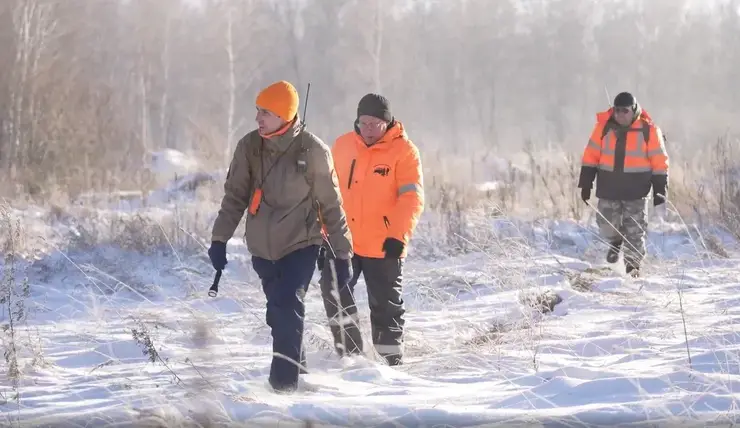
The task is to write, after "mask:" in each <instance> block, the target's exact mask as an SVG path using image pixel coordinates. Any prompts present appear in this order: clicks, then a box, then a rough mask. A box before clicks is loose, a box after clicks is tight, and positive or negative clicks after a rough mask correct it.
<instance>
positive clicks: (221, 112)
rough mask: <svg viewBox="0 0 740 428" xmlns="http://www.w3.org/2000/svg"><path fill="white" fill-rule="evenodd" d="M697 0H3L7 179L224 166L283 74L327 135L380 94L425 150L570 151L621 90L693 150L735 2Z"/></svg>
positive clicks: (739, 56)
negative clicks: (365, 99)
mask: <svg viewBox="0 0 740 428" xmlns="http://www.w3.org/2000/svg"><path fill="white" fill-rule="evenodd" d="M695 3H696V2H691V1H689V0H650V1H634V2H623V1H617V0H602V1H598V2H595V1H592V0H532V1H527V2H521V1H514V0H496V1H490V0H460V1H445V0H344V1H337V0H280V1H276V0H200V1H195V0H189V1H185V0H95V1H90V0H4V1H2V2H0V169H2V171H3V174H5V175H6V176H7V177H10V178H11V180H7V182H6V184H5V185H6V187H7V186H8V183H12V184H15V185H16V186H10V188H8V189H3V191H6V192H7V191H12V192H18V191H22V192H31V193H43V192H44V191H45V190H46V189H48V188H49V187H50V186H56V187H58V188H62V189H66V190H68V191H72V192H77V191H81V190H84V189H93V188H96V189H101V188H107V187H111V186H118V187H120V186H137V185H142V184H143V181H144V180H145V178H144V175H142V174H140V172H141V165H142V162H143V161H145V160H146V159H147V157H148V156H149V154H150V153H151V152H152V151H154V150H160V149H162V148H175V149H179V150H184V151H192V152H194V153H196V154H197V155H198V156H199V157H200V158H201V159H203V160H204V161H205V162H206V163H207V164H208V165H210V166H211V167H214V168H225V166H226V164H227V162H228V159H229V158H230V156H231V151H232V150H233V147H234V145H235V142H236V141H237V140H238V139H239V138H240V137H241V136H242V135H243V134H244V133H246V132H248V131H249V130H251V129H252V128H253V126H254V114H255V111H254V97H255V95H256V93H257V91H258V90H259V89H260V88H261V87H263V86H265V85H267V84H269V83H271V82H272V81H275V80H279V79H286V80H289V81H291V82H293V83H294V84H295V85H296V87H297V88H298V89H299V90H300V91H301V92H302V93H304V92H305V88H306V86H307V84H308V83H311V92H310V100H309V103H308V104H309V105H308V114H307V122H308V126H309V129H310V130H312V131H313V132H315V133H316V134H317V135H319V136H320V137H321V138H322V139H324V140H325V141H326V142H327V143H329V144H331V143H332V142H333V140H334V138H336V137H337V136H338V135H339V134H340V133H342V132H346V131H347V130H349V129H351V127H352V122H353V120H354V116H355V111H356V105H357V101H358V100H359V99H360V97H361V96H362V95H364V94H365V93H367V92H371V91H377V92H380V93H382V94H384V95H386V96H387V97H388V98H389V99H390V100H391V103H392V106H393V112H394V113H395V115H396V116H397V118H398V119H400V120H401V121H403V122H404V124H405V125H406V127H407V128H408V130H409V132H410V134H411V136H412V138H413V139H414V141H415V142H417V144H418V145H419V146H420V147H421V149H422V150H425V149H427V150H431V149H434V150H443V151H449V153H454V154H456V155H466V154H467V153H474V152H476V151H477V150H480V149H484V148H485V149H489V150H493V151H494V152H498V153H501V154H502V155H505V154H507V153H511V152H513V151H516V150H519V149H520V148H521V147H523V145H524V144H525V143H526V142H528V143H529V144H531V145H533V146H534V147H547V146H549V145H562V146H564V147H566V148H568V149H569V150H574V151H580V150H581V149H582V147H583V144H585V142H586V141H587V138H588V136H589V133H590V131H591V128H592V126H593V122H594V119H595V116H594V115H595V113H596V112H597V111H599V110H601V109H604V108H606V107H607V104H608V102H609V101H610V97H613V96H614V95H615V94H616V93H617V92H619V91H623V90H627V91H630V92H633V93H634V94H635V95H636V96H637V98H638V100H639V101H640V102H641V103H642V104H643V105H644V107H645V108H646V109H648V111H649V112H650V113H651V114H652V116H653V117H654V118H655V120H656V121H657V122H658V123H659V125H660V126H662V127H663V128H664V130H665V132H666V133H667V135H668V137H669V139H670V140H671V142H672V144H674V143H673V142H675V144H676V146H675V147H680V150H681V153H682V154H689V153H691V152H692V151H695V150H697V149H702V148H706V147H707V145H708V144H710V143H711V142H712V141H713V140H715V139H716V138H717V137H718V136H720V135H724V134H726V133H728V132H734V131H736V130H737V124H736V123H737V119H736V118H737V117H738V113H740V103H739V101H740V91H738V90H737V84H738V81H740V49H737V47H736V43H737V40H738V36H740V16H739V15H738V10H740V0H718V1H716V2H714V3H712V4H711V7H707V6H706V5H704V6H702V5H701V4H699V6H696V5H695ZM692 5H693V6H692Z"/></svg>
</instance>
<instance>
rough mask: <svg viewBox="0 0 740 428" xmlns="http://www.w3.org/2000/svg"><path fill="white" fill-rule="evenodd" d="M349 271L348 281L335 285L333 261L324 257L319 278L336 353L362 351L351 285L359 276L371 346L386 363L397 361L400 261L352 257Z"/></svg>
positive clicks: (400, 334)
mask: <svg viewBox="0 0 740 428" xmlns="http://www.w3.org/2000/svg"><path fill="white" fill-rule="evenodd" d="M352 270H353V276H352V279H351V280H350V282H349V283H348V284H338V283H337V281H336V272H335V270H334V268H333V263H332V261H331V260H330V259H327V260H326V263H324V268H323V269H322V271H321V279H320V280H319V284H320V286H321V296H322V299H323V301H324V309H325V310H326V316H327V317H328V318H329V328H330V329H331V333H332V336H333V339H334V347H335V349H336V350H337V352H338V353H339V355H352V354H361V353H362V352H363V346H362V335H361V334H360V329H359V317H358V315H357V304H356V302H355V297H354V289H355V285H356V284H357V281H358V280H359V279H360V275H362V276H363V278H364V279H365V284H366V286H367V293H368V300H369V303H370V327H371V332H372V341H373V346H374V347H375V350H376V351H377V352H378V354H380V355H381V356H382V357H383V358H385V360H386V362H387V363H388V364H389V365H397V364H401V361H402V357H403V328H404V325H405V319H404V314H405V312H406V310H405V307H404V302H403V298H402V290H401V288H402V287H401V282H402V280H403V273H402V271H403V260H402V259H392V258H383V259H378V258H369V257H362V256H354V257H353V258H352Z"/></svg>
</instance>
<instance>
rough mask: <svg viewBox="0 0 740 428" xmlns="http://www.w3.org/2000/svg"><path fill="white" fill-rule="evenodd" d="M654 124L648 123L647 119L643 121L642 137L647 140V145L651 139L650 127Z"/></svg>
mask: <svg viewBox="0 0 740 428" xmlns="http://www.w3.org/2000/svg"><path fill="white" fill-rule="evenodd" d="M651 127H652V126H651V125H650V124H649V123H647V122H646V121H644V120H643V121H642V137H643V139H644V140H645V145H647V143H648V140H650V128H651Z"/></svg>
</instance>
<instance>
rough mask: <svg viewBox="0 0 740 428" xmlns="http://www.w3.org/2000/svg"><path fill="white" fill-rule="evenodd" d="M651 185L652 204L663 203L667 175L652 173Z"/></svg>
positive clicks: (666, 186)
mask: <svg viewBox="0 0 740 428" xmlns="http://www.w3.org/2000/svg"><path fill="white" fill-rule="evenodd" d="M650 182H651V183H652V185H653V206H656V207H657V206H658V205H660V204H663V203H665V199H666V197H665V195H666V188H668V176H666V175H653V176H652V177H651V178H650Z"/></svg>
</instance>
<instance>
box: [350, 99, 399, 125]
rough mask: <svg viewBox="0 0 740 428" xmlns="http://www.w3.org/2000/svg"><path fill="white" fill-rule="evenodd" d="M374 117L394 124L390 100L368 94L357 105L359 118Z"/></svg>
mask: <svg viewBox="0 0 740 428" xmlns="http://www.w3.org/2000/svg"><path fill="white" fill-rule="evenodd" d="M363 115H364V116H372V117H377V118H378V119H383V120H385V121H386V122H388V123H390V122H393V115H392V114H391V103H390V101H388V99H387V98H386V97H384V96H382V95H378V94H367V95H365V96H364V97H362V99H360V102H359V103H358V104H357V117H360V116H363Z"/></svg>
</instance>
